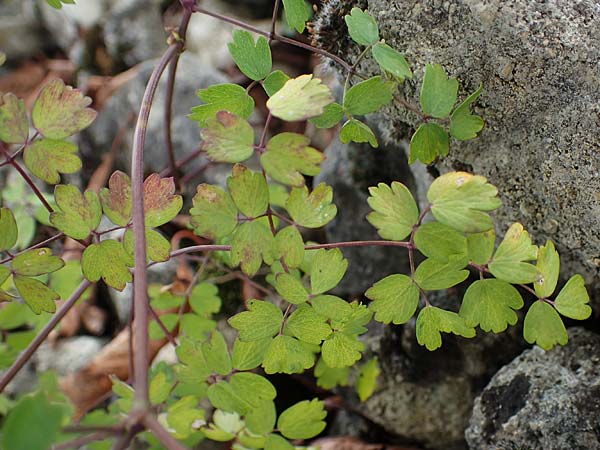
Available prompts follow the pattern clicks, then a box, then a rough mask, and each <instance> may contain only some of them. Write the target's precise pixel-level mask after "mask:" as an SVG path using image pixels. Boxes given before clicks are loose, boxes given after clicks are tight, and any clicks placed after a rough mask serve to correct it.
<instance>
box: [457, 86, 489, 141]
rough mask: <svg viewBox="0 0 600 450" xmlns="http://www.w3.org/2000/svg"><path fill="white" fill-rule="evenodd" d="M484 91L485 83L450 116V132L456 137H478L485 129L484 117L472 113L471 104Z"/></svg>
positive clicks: (461, 138)
mask: <svg viewBox="0 0 600 450" xmlns="http://www.w3.org/2000/svg"><path fill="white" fill-rule="evenodd" d="M482 91H483V85H482V84H480V85H479V88H478V89H477V90H476V91H475V92H473V93H472V94H471V95H469V96H468V97H467V98H466V99H465V101H463V102H462V103H461V104H460V105H459V106H458V108H456V109H455V110H454V112H453V113H452V116H450V134H451V135H452V137H453V138H454V139H458V140H459V141H466V140H469V139H473V138H476V137H477V133H479V132H480V131H481V130H482V129H483V125H484V122H483V119H482V118H481V117H479V116H476V115H475V114H471V105H472V104H473V103H475V102H476V101H477V99H478V98H479V96H480V95H481V92H482Z"/></svg>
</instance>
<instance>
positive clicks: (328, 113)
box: [308, 103, 344, 128]
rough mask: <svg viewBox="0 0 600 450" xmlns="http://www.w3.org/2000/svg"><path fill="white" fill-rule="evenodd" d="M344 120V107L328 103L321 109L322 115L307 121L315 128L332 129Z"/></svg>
mask: <svg viewBox="0 0 600 450" xmlns="http://www.w3.org/2000/svg"><path fill="white" fill-rule="evenodd" d="M343 118H344V107H343V106H342V105H340V104H339V103H330V104H329V105H327V106H326V107H325V109H323V114H321V115H320V116H317V117H313V118H311V119H309V120H308V121H309V122H310V123H312V124H313V125H314V126H316V127H317V128H332V127H334V126H336V125H337V124H338V123H340V121H341V120H342V119H343Z"/></svg>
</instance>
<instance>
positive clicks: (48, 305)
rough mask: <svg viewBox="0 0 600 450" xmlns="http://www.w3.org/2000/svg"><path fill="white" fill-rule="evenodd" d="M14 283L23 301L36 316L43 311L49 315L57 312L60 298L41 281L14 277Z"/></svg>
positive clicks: (18, 276)
mask: <svg viewBox="0 0 600 450" xmlns="http://www.w3.org/2000/svg"><path fill="white" fill-rule="evenodd" d="M13 283H14V284H15V287H16V288H17V291H18V292H19V295H21V297H22V298H23V301H25V303H27V306H29V307H30V308H31V310H32V311H33V312H34V313H35V314H40V313H41V312H42V311H45V312H49V313H53V312H55V311H56V303H55V301H56V300H59V299H60V296H59V295H58V294H57V293H56V292H54V291H53V290H52V289H50V288H49V287H48V286H46V285H45V284H44V283H42V282H41V281H39V280H36V279H34V278H28V277H24V276H21V275H14V276H13Z"/></svg>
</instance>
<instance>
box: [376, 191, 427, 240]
mask: <svg viewBox="0 0 600 450" xmlns="http://www.w3.org/2000/svg"><path fill="white" fill-rule="evenodd" d="M369 194H370V196H369V198H368V199H367V202H368V203H369V206H370V207H371V209H373V212H371V213H369V215H368V216H367V220H368V221H369V222H370V223H371V224H372V225H373V226H374V227H375V228H377V232H378V233H379V235H380V236H381V237H382V238H384V239H388V240H391V241H401V240H402V239H404V238H406V237H407V236H408V235H409V234H410V232H411V231H412V228H413V226H414V225H416V223H417V221H418V219H419V209H418V208H417V204H416V202H415V200H414V198H413V196H412V194H411V193H410V191H409V190H408V188H407V187H406V186H404V185H403V184H402V183H398V182H397V181H394V182H393V183H392V185H391V187H390V186H388V185H387V184H383V183H379V184H378V185H377V187H370V188H369Z"/></svg>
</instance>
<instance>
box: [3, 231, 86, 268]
mask: <svg viewBox="0 0 600 450" xmlns="http://www.w3.org/2000/svg"><path fill="white" fill-rule="evenodd" d="M64 236H65V234H64V233H58V234H55V235H54V236H52V237H49V238H48V239H46V240H44V241H42V242H38V243H37V244H35V245H32V246H31V247H28V248H26V249H25V250H23V251H20V252H19V253H16V254H14V255H12V256H9V257H8V258H4V259H3V260H2V261H0V264H5V263H7V262H9V261H12V260H13V259H14V258H15V257H16V256H19V255H20V254H22V253H25V252H28V251H29V250H35V249H36V248H40V247H43V246H44V245H48V244H50V243H52V242H54V241H57V240H58V239H61V238H63V237H64ZM75 242H79V241H75Z"/></svg>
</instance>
